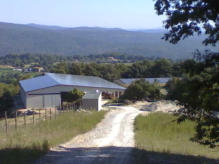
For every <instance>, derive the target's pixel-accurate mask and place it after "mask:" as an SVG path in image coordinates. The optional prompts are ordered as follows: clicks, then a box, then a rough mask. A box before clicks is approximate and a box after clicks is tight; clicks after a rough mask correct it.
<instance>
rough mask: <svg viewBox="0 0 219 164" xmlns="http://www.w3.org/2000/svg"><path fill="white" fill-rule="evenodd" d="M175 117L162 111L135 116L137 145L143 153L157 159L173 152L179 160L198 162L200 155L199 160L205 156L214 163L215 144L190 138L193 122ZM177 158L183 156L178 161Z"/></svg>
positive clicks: (216, 155) (218, 155) (218, 150)
mask: <svg viewBox="0 0 219 164" xmlns="http://www.w3.org/2000/svg"><path fill="white" fill-rule="evenodd" d="M176 119H177V117H176V116H173V115H170V114H166V113H152V114H149V115H148V116H138V117H137V118H136V120H135V140H136V146H137V148H139V149H140V150H142V151H145V153H146V154H147V152H148V154H150V155H151V156H150V157H151V158H153V155H155V156H156V158H160V157H161V161H162V158H163V159H173V158H174V156H175V157H176V156H177V158H176V159H177V160H179V161H178V162H179V163H180V162H184V163H185V162H186V163H190V162H191V163H194V162H200V159H201V161H203V163H206V162H207V163H208V162H209V161H208V159H209V160H210V159H213V163H214V161H216V160H218V159H219V148H214V149H211V148H209V147H208V146H204V145H200V144H198V143H196V142H192V141H191V138H192V137H193V136H194V134H195V129H194V127H195V123H194V122H192V121H189V120H186V121H185V122H183V123H181V124H178V123H177V122H176ZM162 155H163V157H162ZM193 157H194V158H193ZM181 158H182V159H183V160H181V161H180V159H181ZM203 158H206V159H203ZM207 158H208V159H207ZM187 159H188V160H187ZM215 159H216V160H215ZM211 162H212V161H211Z"/></svg>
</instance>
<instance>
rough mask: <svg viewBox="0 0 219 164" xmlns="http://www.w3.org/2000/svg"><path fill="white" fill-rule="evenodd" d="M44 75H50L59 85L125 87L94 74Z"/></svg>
mask: <svg viewBox="0 0 219 164" xmlns="http://www.w3.org/2000/svg"><path fill="white" fill-rule="evenodd" d="M46 75H48V76H50V77H52V78H53V79H54V80H55V81H57V82H58V83H59V84H60V85H74V86H83V87H95V88H109V89H125V88H123V87H122V86H119V85H117V84H115V83H112V82H109V81H107V80H104V79H102V78H99V77H95V76H81V75H68V74H56V73H47V74H46Z"/></svg>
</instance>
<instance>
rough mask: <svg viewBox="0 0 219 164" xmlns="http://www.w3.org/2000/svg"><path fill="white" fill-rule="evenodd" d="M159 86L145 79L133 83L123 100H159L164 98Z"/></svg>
mask: <svg viewBox="0 0 219 164" xmlns="http://www.w3.org/2000/svg"><path fill="white" fill-rule="evenodd" d="M160 89H161V88H160V87H159V85H158V84H157V83H156V82H155V83H153V84H150V83H149V82H145V80H144V79H142V80H137V81H135V82H134V83H132V84H131V85H130V86H129V87H128V88H127V89H126V90H125V92H124V94H123V95H122V97H121V99H127V100H133V101H137V100H148V101H151V100H153V101H154V100H159V99H160V98H161V97H162V94H161V91H160Z"/></svg>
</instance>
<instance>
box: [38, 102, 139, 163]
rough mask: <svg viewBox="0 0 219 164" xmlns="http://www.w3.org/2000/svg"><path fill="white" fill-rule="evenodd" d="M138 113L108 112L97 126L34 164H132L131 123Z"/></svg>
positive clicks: (128, 109)
mask: <svg viewBox="0 0 219 164" xmlns="http://www.w3.org/2000/svg"><path fill="white" fill-rule="evenodd" d="M140 113H141V111H140V110H138V109H137V107H133V106H124V107H118V108H117V109H116V110H111V111H110V112H108V113H107V115H106V116H105V118H104V119H103V120H102V121H101V123H99V124H98V125H97V127H96V128H95V129H93V130H91V131H89V132H87V133H85V134H83V135H79V136H77V137H75V138H73V139H72V140H71V141H69V142H68V143H66V144H63V145H60V146H58V147H56V148H53V149H52V150H51V151H50V152H49V153H48V154H47V155H46V156H44V157H43V158H42V159H40V160H39V161H37V164H45V163H53V164H67V163H72V164H74V163H75V164H79V163H80V164H99V163H100V164H114V163H115V164H120V163H121V164H124V163H125V164H128V163H134V162H133V161H132V160H133V157H132V155H131V151H132V149H133V148H134V145H135V143H134V132H133V128H134V127H133V126H134V125H133V123H134V119H135V117H136V116H137V115H138V114H140Z"/></svg>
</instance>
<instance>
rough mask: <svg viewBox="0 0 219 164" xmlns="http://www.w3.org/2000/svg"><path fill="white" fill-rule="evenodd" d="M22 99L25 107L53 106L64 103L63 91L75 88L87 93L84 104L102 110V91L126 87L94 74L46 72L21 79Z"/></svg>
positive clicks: (119, 90) (113, 90)
mask: <svg viewBox="0 0 219 164" xmlns="http://www.w3.org/2000/svg"><path fill="white" fill-rule="evenodd" d="M20 86H21V92H20V95H21V99H22V101H23V104H24V107H25V108H38V109H40V108H53V107H58V106H60V105H61V103H62V99H61V93H62V92H69V91H72V90H73V89H74V88H76V89H79V90H81V91H83V92H84V93H85V95H84V97H83V98H82V106H83V107H84V108H87V109H90V108H93V109H94V108H95V109H97V110H101V94H102V92H110V93H118V92H119V93H122V92H123V91H124V90H125V88H123V87H121V86H119V85H117V84H115V83H112V82H109V81H107V80H104V79H101V78H99V77H94V76H80V75H66V74H54V73H46V74H45V75H43V76H39V77H36V78H32V79H27V80H22V81H20Z"/></svg>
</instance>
